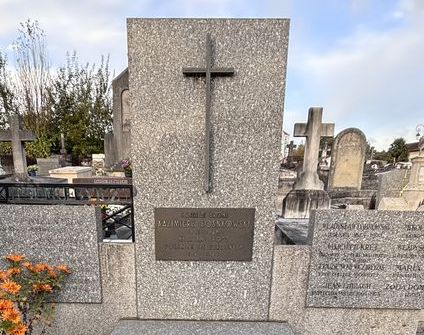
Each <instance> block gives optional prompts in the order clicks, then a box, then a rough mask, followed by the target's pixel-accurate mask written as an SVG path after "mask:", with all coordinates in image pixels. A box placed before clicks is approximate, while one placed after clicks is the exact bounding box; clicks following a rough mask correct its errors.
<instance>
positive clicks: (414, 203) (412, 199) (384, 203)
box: [378, 156, 424, 211]
mask: <svg viewBox="0 0 424 335" xmlns="http://www.w3.org/2000/svg"><path fill="white" fill-rule="evenodd" d="M423 201H424V156H417V157H414V158H413V159H412V167H411V173H410V176H409V182H408V184H407V185H406V186H405V187H404V188H403V189H402V192H401V197H398V198H396V197H395V198H390V197H387V198H386V197H383V198H382V199H381V201H380V203H379V206H378V209H379V210H405V211H415V210H417V208H418V207H419V206H420V205H422V204H423Z"/></svg>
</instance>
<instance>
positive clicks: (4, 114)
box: [0, 52, 18, 166]
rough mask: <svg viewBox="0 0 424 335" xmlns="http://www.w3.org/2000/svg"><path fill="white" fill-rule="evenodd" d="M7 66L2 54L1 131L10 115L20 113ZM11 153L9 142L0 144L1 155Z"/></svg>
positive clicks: (0, 63)
mask: <svg viewBox="0 0 424 335" xmlns="http://www.w3.org/2000/svg"><path fill="white" fill-rule="evenodd" d="M6 65H7V59H6V56H5V55H3V54H2V53H1V52H0V129H4V128H6V126H7V123H8V117H9V115H10V114H12V113H17V112H18V105H17V101H16V95H15V94H14V91H15V89H14V85H13V82H12V81H11V78H10V73H9V72H8V71H7V70H6ZM11 153H12V146H11V144H10V143H9V142H0V154H1V155H4V154H11ZM0 166H1V165H0Z"/></svg>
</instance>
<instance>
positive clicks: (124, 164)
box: [112, 159, 132, 177]
mask: <svg viewBox="0 0 424 335" xmlns="http://www.w3.org/2000/svg"><path fill="white" fill-rule="evenodd" d="M112 171H124V172H125V176H126V177H132V166H131V161H130V160H129V159H123V160H121V161H119V162H118V163H115V164H114V165H113V166H112Z"/></svg>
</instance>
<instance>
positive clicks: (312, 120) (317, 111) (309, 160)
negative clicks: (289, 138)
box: [293, 107, 334, 190]
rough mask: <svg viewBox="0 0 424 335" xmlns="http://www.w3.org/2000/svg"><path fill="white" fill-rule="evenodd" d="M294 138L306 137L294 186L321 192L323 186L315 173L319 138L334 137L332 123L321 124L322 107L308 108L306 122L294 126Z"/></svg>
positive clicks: (299, 188)
mask: <svg viewBox="0 0 424 335" xmlns="http://www.w3.org/2000/svg"><path fill="white" fill-rule="evenodd" d="M293 136H294V137H306V143H305V153H304V156H303V171H302V172H301V173H300V175H299V177H298V179H297V181H296V185H295V186H294V188H295V189H297V190H323V189H324V184H323V182H322V181H321V180H320V179H319V177H318V173H317V167H318V161H319V159H318V155H319V143H320V139H321V137H332V136H334V123H322V107H312V108H309V113H308V122H307V123H296V124H295V125H294V134H293Z"/></svg>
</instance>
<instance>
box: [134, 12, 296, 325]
mask: <svg viewBox="0 0 424 335" xmlns="http://www.w3.org/2000/svg"><path fill="white" fill-rule="evenodd" d="M288 28H289V21H288V20H286V19H271V20H231V19H187V20H182V19H166V20H165V19H129V21H128V54H129V72H130V74H131V76H130V83H129V84H130V85H129V91H130V109H131V115H132V125H131V132H132V160H133V165H134V167H135V168H134V184H135V187H136V188H137V190H138V195H137V197H136V198H135V200H134V205H135V230H136V267H137V291H138V297H137V298H138V316H139V318H141V319H187V320H189V319H191V320H193V319H197V320H266V319H267V318H268V308H269V296H270V285H271V265H272V250H273V231H274V217H273V211H274V208H273V204H274V201H273V197H274V195H275V194H276V191H277V180H278V163H279V161H278V158H279V141H278V139H280V138H281V129H282V116H283V102H284V88H285V87H284V86H285V73H286V58H287V44H288Z"/></svg>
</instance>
